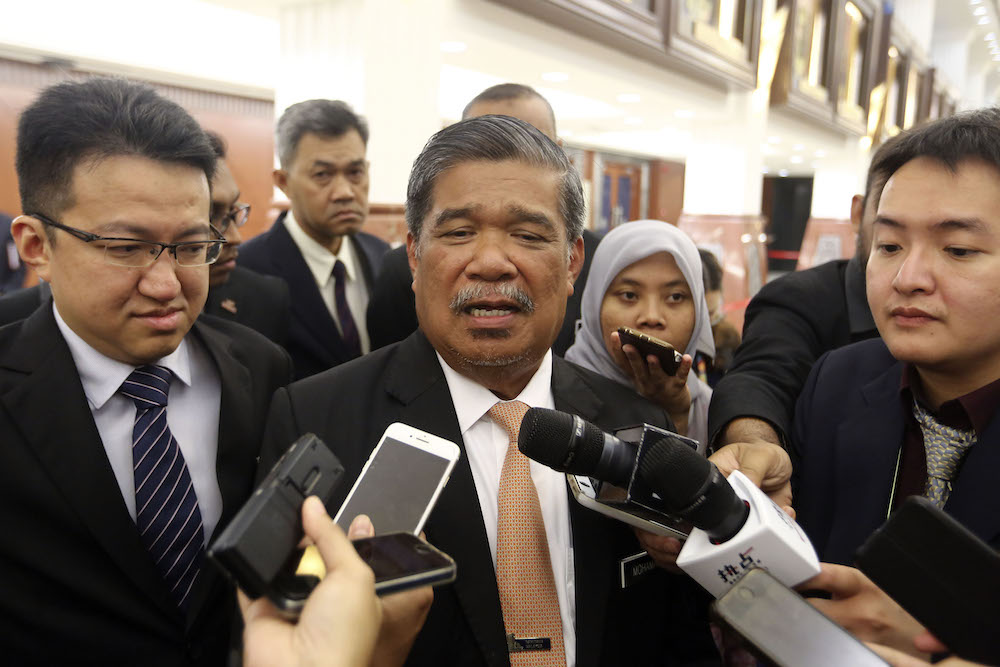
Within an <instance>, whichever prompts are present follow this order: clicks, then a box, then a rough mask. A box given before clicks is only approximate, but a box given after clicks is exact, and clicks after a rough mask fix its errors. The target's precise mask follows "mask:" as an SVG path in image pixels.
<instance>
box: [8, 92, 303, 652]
mask: <svg viewBox="0 0 1000 667" xmlns="http://www.w3.org/2000/svg"><path fill="white" fill-rule="evenodd" d="M215 164H216V158H215V154H214V152H213V150H212V147H211V146H210V144H209V142H208V140H207V138H206V137H205V135H204V133H203V132H202V131H201V128H200V127H199V126H198V124H197V123H196V122H195V121H194V119H192V118H191V117H190V116H189V115H188V114H187V113H186V112H185V111H184V110H183V109H181V108H180V107H179V106H178V105H176V104H174V103H173V102H169V101H167V100H165V99H164V98H162V97H160V96H159V95H157V94H156V93H155V92H154V91H152V90H151V89H149V88H147V87H144V86H140V85H137V84H132V83H128V82H126V81H124V80H112V79H91V80H88V81H85V82H80V83H62V84H58V85H56V86H53V87H51V88H49V89H47V90H45V91H43V92H42V93H41V95H40V96H39V98H38V99H37V100H36V101H35V102H34V103H33V104H32V105H31V106H29V107H28V108H27V109H26V110H25V111H24V113H23V114H22V115H21V118H20V121H19V126H18V137H17V174H18V181H19V186H20V194H21V206H22V210H23V211H24V215H21V216H19V217H18V218H16V219H15V220H14V222H13V224H12V234H13V237H14V240H15V242H16V243H17V247H18V251H19V253H20V256H21V259H22V260H23V261H24V263H25V264H27V265H29V266H31V267H32V268H33V269H34V270H35V272H36V273H37V274H38V276H39V277H40V278H42V279H43V280H45V281H46V282H47V283H48V284H49V285H50V287H51V294H52V296H51V299H47V300H46V302H45V303H44V304H43V305H42V306H41V307H40V308H38V309H37V310H35V312H34V313H32V314H31V315H30V316H29V317H28V318H27V319H24V320H22V321H20V322H18V323H14V324H10V325H7V326H4V327H2V328H0V443H2V446H0V526H3V527H4V533H5V537H4V539H2V540H0V591H2V595H0V628H3V630H2V632H0V655H3V656H4V660H5V661H6V662H9V663H11V664H79V663H81V662H86V663H88V664H107V665H112V664H115V665H117V664H142V665H179V664H196V665H197V664H206V665H207V664H212V665H219V664H224V663H225V662H226V658H227V654H228V648H229V645H230V641H229V640H230V638H229V635H230V629H231V627H232V621H233V614H234V611H235V606H234V596H233V591H232V588H231V586H230V585H228V583H227V582H226V581H225V580H224V579H223V578H222V577H221V576H220V575H219V574H218V573H217V572H216V571H215V570H214V569H213V568H212V567H211V565H210V564H208V563H207V562H205V558H204V551H205V547H206V545H208V544H209V543H210V542H211V538H212V536H213V534H214V533H215V532H217V530H218V529H219V528H220V527H222V526H225V525H226V523H227V522H228V521H229V519H230V518H231V517H232V516H233V515H234V513H235V512H236V510H237V509H238V508H239V507H240V505H241V504H242V503H243V501H244V500H245V499H246V498H247V497H248V496H249V495H250V493H251V491H252V483H253V476H254V469H255V463H256V458H257V456H258V453H259V448H260V439H261V433H262V420H263V415H264V412H265V408H266V407H267V405H268V402H269V400H270V397H271V394H272V393H273V392H274V390H275V389H276V388H277V387H279V386H281V385H283V384H284V383H286V382H287V381H288V379H289V377H290V374H291V365H290V361H289V359H288V356H287V355H286V354H285V353H284V352H283V351H282V350H281V349H280V348H278V347H277V346H276V345H274V344H273V343H271V342H270V341H268V340H267V339H266V338H264V337H263V336H261V335H259V334H257V333H256V332H253V331H251V330H249V329H247V328H246V327H242V326H238V325H236V324H232V323H229V322H223V321H218V320H217V321H216V322H214V323H213V324H212V326H207V325H206V324H205V323H204V322H199V321H196V319H197V318H198V316H199V314H200V313H201V310H202V307H203V305H204V303H205V298H206V295H207V293H208V284H209V266H210V265H211V264H212V263H213V262H215V261H216V260H217V259H218V258H219V255H220V251H221V250H222V247H223V245H224V243H225V239H224V238H223V237H222V236H221V235H220V234H219V232H218V231H217V230H215V229H214V228H213V227H212V226H211V224H210V220H209V216H210V201H211V199H210V189H209V184H210V183H211V182H212V176H213V174H214V171H215Z"/></svg>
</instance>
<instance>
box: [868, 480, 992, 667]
mask: <svg viewBox="0 0 1000 667" xmlns="http://www.w3.org/2000/svg"><path fill="white" fill-rule="evenodd" d="M856 564H857V566H858V569H859V570H861V571H862V572H864V573H865V574H866V575H868V578H869V579H871V580H872V581H873V582H875V585H876V586H878V587H879V588H881V589H882V590H883V591H885V592H886V593H887V594H888V595H889V596H890V597H891V598H892V599H893V600H895V601H896V602H898V603H899V604H900V606H902V607H903V608H904V609H905V610H906V611H907V612H909V613H910V614H911V615H912V616H913V617H914V618H915V619H917V620H918V621H920V623H921V624H922V625H923V626H924V627H926V628H927V629H928V630H930V631H931V633H932V634H933V635H934V636H935V637H937V638H938V639H940V640H941V641H942V642H944V644H945V646H947V647H948V649H949V650H950V651H951V652H953V653H955V654H956V655H958V656H959V657H962V658H964V659H966V660H971V661H973V662H983V663H987V664H991V665H992V664H1000V640H998V639H997V631H998V629H1000V554H997V552H996V551H995V550H993V548H991V547H990V546H989V545H988V544H986V543H985V542H983V541H982V540H980V539H979V538H978V537H976V536H975V535H974V534H973V533H972V532H970V531H969V530H968V529H967V528H966V527H965V526H963V525H962V524H960V523H959V522H958V521H956V520H955V519H954V518H953V517H951V516H949V515H948V514H946V513H945V512H944V511H943V510H941V509H938V508H937V507H936V506H935V505H934V504H933V503H932V502H931V501H929V500H928V499H926V498H922V497H919V496H913V497H910V498H907V500H906V502H904V503H903V504H902V506H901V507H900V508H899V509H898V510H896V511H895V512H894V513H893V514H892V516H891V517H889V520H888V521H886V522H885V524H884V525H883V526H882V527H881V528H879V529H878V530H876V531H875V532H874V533H872V535H871V537H869V538H868V540H867V541H866V542H865V543H864V544H863V545H862V546H861V548H860V549H858V552H857V554H856Z"/></svg>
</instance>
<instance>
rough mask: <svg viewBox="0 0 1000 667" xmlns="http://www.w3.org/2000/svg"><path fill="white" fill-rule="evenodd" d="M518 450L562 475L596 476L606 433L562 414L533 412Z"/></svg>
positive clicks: (524, 422) (524, 423)
mask: <svg viewBox="0 0 1000 667" xmlns="http://www.w3.org/2000/svg"><path fill="white" fill-rule="evenodd" d="M517 447H518V449H520V450H521V453H523V454H524V455H525V456H527V457H528V458H531V459H534V460H535V461H538V462H539V463H543V464H545V465H547V466H549V467H550V468H553V469H555V470H558V471H560V472H569V473H574V474H577V475H592V474H593V473H594V471H595V470H596V468H597V463H598V461H600V459H601V452H602V450H603V449H604V432H603V431H601V429H599V428H597V427H596V426H594V425H592V424H588V423H587V422H585V421H583V420H582V419H579V418H575V417H574V416H573V415H570V414H567V413H565V412H560V411H559V410H549V409H547V408H531V409H529V410H528V412H527V413H526V414H525V415H524V419H523V420H521V430H520V432H519V433H518V436H517Z"/></svg>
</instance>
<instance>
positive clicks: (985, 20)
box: [976, 16, 990, 25]
mask: <svg viewBox="0 0 1000 667" xmlns="http://www.w3.org/2000/svg"><path fill="white" fill-rule="evenodd" d="M989 22H990V17H989V16H980V17H979V20H978V21H976V23H978V24H979V25H986V24H987V23H989Z"/></svg>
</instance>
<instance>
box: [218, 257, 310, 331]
mask: <svg viewBox="0 0 1000 667" xmlns="http://www.w3.org/2000/svg"><path fill="white" fill-rule="evenodd" d="M203 312H205V313H208V314H209V315H214V316H215V317H218V318H220V319H223V320H229V321H231V322H239V323H240V324H242V325H243V326H245V327H250V328H251V329H253V330H254V331H258V332H260V333H262V334H264V335H265V336H267V337H268V338H270V339H271V340H272V341H274V342H275V343H277V344H278V345H281V346H284V345H285V344H286V343H287V341H288V322H289V320H290V319H291V298H290V297H289V295H288V285H287V284H285V281H284V280H281V279H279V278H275V277H274V276H264V275H261V274H259V273H256V272H254V271H251V270H250V269H247V268H244V267H242V266H237V267H236V268H235V269H233V272H232V273H230V274H229V279H228V280H226V282H225V283H223V284H222V285H219V286H218V287H212V288H210V289H209V290H208V299H207V300H206V301H205V309H204V311H203Z"/></svg>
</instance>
